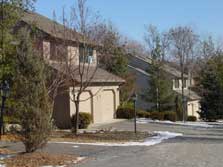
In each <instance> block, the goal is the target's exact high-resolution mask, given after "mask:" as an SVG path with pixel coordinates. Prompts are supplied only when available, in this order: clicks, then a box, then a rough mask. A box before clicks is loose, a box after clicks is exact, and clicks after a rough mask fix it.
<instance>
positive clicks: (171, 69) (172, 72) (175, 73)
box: [130, 54, 188, 78]
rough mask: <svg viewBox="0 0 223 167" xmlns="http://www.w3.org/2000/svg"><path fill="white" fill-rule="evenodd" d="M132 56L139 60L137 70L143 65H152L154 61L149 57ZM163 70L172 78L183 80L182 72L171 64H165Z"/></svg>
mask: <svg viewBox="0 0 223 167" xmlns="http://www.w3.org/2000/svg"><path fill="white" fill-rule="evenodd" d="M130 56H131V58H133V59H137V60H138V64H137V66H138V67H135V68H140V67H141V66H142V64H141V63H147V64H151V63H152V59H151V58H148V57H142V56H137V55H132V54H130ZM132 66H133V65H132ZM162 69H163V70H164V71H165V72H166V73H168V74H170V75H171V76H174V77H177V78H181V72H180V71H179V70H178V69H177V68H175V67H172V66H171V65H170V63H164V65H163V66H162ZM144 71H145V69H144ZM184 77H185V78H187V77H188V75H187V74H184Z"/></svg>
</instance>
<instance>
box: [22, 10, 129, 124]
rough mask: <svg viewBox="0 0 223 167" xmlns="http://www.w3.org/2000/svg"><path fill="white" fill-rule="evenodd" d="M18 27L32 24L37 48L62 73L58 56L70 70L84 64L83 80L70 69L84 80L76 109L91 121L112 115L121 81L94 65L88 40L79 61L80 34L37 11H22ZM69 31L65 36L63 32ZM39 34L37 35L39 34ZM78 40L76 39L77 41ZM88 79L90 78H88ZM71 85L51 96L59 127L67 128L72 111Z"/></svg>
mask: <svg viewBox="0 0 223 167" xmlns="http://www.w3.org/2000/svg"><path fill="white" fill-rule="evenodd" d="M19 24H20V26H21V25H22V26H34V27H35V28H36V29H37V31H38V32H39V33H38V38H37V39H36V43H35V44H36V47H37V48H38V49H39V50H40V51H41V53H42V56H43V57H44V59H45V60H46V62H48V63H49V65H50V66H51V67H52V68H53V69H55V70H57V71H60V72H63V66H64V64H65V63H64V64H63V63H61V61H60V62H59V61H58V60H61V58H65V59H69V60H70V61H69V63H70V64H69V65H70V66H72V68H73V69H79V68H78V67H79V66H80V64H84V66H85V65H86V64H87V68H86V71H87V72H85V73H84V79H83V78H82V80H81V79H80V76H79V75H78V74H79V72H78V70H73V71H71V72H72V76H74V77H73V78H72V79H74V80H75V83H77V86H76V87H75V89H77V90H79V89H78V83H80V82H88V83H89V84H88V86H87V87H86V89H84V91H83V93H82V94H81V96H80V99H81V102H80V112H86V113H90V114H91V115H92V118H93V123H106V122H110V121H112V120H113V119H114V118H115V112H116V109H117V108H118V106H119V101H120V99H119V86H120V85H121V84H122V83H124V82H125V81H124V80H123V79H121V78H119V77H118V76H115V75H113V74H111V73H109V72H107V71H105V70H103V69H101V68H99V67H98V57H97V47H96V45H95V44H93V43H92V42H91V41H90V40H89V42H87V43H85V45H87V47H88V48H87V50H88V52H87V53H88V56H87V58H86V59H84V60H83V55H82V54H81V53H82V52H83V51H82V49H83V47H82V39H83V36H82V35H81V34H78V33H77V32H74V31H72V30H70V29H66V28H65V27H64V26H63V25H61V24H59V23H56V22H55V21H52V20H50V19H48V18H46V17H44V16H42V15H39V14H37V13H31V12H28V13H25V14H24V16H23V18H22V21H21V22H20V23H19ZM65 29H66V32H69V35H67V36H65V34H64V33H63V32H64V30H65ZM39 34H41V35H39ZM77 40H78V41H77ZM89 78H90V79H89ZM72 91H74V90H73V87H71V86H70V85H69V84H66V86H63V87H60V89H59V91H58V95H57V97H56V99H55V104H54V112H53V118H54V119H55V123H56V126H57V127H59V128H69V127H70V125H71V122H70V118H71V116H72V115H74V114H75V111H76V110H75V104H74V102H73V100H72V97H73V96H72V93H71V92H72Z"/></svg>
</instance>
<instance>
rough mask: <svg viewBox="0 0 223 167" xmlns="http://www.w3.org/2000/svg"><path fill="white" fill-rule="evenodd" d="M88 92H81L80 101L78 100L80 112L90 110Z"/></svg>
mask: <svg viewBox="0 0 223 167" xmlns="http://www.w3.org/2000/svg"><path fill="white" fill-rule="evenodd" d="M90 97H91V94H90V92H87V91H86V92H83V93H82V94H81V96H80V99H81V100H82V102H80V112H86V113H89V114H91V112H92V99H91V98H90Z"/></svg>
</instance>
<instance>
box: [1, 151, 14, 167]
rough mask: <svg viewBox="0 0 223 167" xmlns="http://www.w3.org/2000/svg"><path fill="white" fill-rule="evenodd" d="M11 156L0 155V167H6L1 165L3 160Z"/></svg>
mask: <svg viewBox="0 0 223 167" xmlns="http://www.w3.org/2000/svg"><path fill="white" fill-rule="evenodd" d="M12 156H13V155H10V154H9V155H4V154H1V155H0V167H6V165H5V164H3V162H2V161H3V160H4V159H7V158H11V157H12Z"/></svg>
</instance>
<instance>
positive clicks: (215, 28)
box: [36, 0, 223, 41]
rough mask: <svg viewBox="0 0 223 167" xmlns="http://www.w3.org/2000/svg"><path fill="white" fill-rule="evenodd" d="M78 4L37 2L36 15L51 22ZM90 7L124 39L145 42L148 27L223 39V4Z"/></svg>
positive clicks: (195, 1)
mask: <svg viewBox="0 0 223 167" xmlns="http://www.w3.org/2000/svg"><path fill="white" fill-rule="evenodd" d="M74 4H75V0H38V1H37V4H36V11H37V12H39V13H41V14H43V15H45V16H48V17H50V18H52V13H53V10H55V11H56V13H57V15H58V16H59V15H61V13H62V12H61V10H62V7H65V9H66V11H67V12H68V13H69V9H70V6H71V5H74ZM88 6H89V7H90V8H91V9H92V10H94V11H98V12H99V13H100V14H101V15H102V16H103V18H105V19H108V20H110V21H112V22H113V23H114V24H115V26H116V27H117V28H118V29H119V30H120V32H121V33H123V34H124V35H128V36H129V37H130V38H132V39H135V40H139V41H143V35H144V32H145V25H149V24H153V25H155V26H157V27H158V29H159V30H160V31H165V30H167V29H168V28H170V27H172V26H178V25H189V26H192V27H193V28H194V29H195V31H197V32H199V34H200V35H201V36H208V35H214V36H215V37H216V38H218V39H223V21H222V19H223V0H88Z"/></svg>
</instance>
